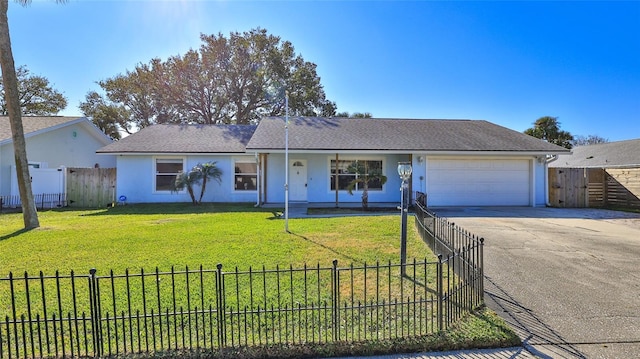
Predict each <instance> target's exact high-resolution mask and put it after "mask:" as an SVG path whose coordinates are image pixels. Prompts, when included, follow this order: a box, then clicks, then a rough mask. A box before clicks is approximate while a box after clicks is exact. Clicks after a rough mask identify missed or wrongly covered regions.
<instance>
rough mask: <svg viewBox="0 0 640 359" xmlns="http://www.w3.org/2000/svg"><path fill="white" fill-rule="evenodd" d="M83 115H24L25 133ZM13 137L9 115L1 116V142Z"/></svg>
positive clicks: (69, 120) (63, 122) (23, 125)
mask: <svg viewBox="0 0 640 359" xmlns="http://www.w3.org/2000/svg"><path fill="white" fill-rule="evenodd" d="M81 118H82V117H72V116H22V127H23V129H24V133H25V135H28V134H30V133H33V132H37V131H41V130H45V129H48V128H51V127H56V126H60V125H64V124H66V123H68V122H73V121H77V120H78V119H81ZM11 139H12V134H11V123H10V122H9V116H0V142H4V141H7V140H11Z"/></svg>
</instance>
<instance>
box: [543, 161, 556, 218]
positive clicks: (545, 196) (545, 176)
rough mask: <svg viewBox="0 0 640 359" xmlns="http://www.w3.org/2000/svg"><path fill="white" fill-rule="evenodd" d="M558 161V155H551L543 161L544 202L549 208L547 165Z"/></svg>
mask: <svg viewBox="0 0 640 359" xmlns="http://www.w3.org/2000/svg"><path fill="white" fill-rule="evenodd" d="M557 159H558V155H551V157H547V160H546V161H544V200H545V204H546V206H547V207H551V202H549V163H551V162H553V161H555V160H557Z"/></svg>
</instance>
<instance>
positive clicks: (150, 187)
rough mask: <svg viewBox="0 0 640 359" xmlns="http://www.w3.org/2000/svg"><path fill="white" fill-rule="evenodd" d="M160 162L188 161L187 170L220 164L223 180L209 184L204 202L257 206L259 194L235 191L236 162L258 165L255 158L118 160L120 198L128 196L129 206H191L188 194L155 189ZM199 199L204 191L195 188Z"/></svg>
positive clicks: (146, 157)
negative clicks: (157, 167) (242, 203)
mask: <svg viewBox="0 0 640 359" xmlns="http://www.w3.org/2000/svg"><path fill="white" fill-rule="evenodd" d="M156 158H184V159H185V170H189V169H191V168H192V167H193V166H195V165H196V164H198V163H204V162H209V161H216V162H217V163H216V165H217V166H218V168H220V169H221V170H222V180H221V182H220V183H218V182H216V181H209V182H207V188H206V190H205V193H204V197H203V199H202V201H203V202H249V203H252V202H256V198H257V192H256V191H236V190H235V188H234V176H235V171H234V163H235V161H243V162H245V161H249V162H252V161H255V158H254V156H253V155H238V156H236V155H219V156H209V155H207V156H193V155H191V156H151V155H126V156H118V157H117V180H116V192H117V195H116V198H119V197H120V196H126V198H127V203H160V202H191V198H190V197H189V194H188V193H187V192H186V191H183V192H181V193H171V192H156V191H155V187H154V185H155V184H154V178H155V172H154V171H155V165H154V163H155V159H156ZM194 192H195V195H196V197H199V196H200V187H199V186H196V187H195V188H194Z"/></svg>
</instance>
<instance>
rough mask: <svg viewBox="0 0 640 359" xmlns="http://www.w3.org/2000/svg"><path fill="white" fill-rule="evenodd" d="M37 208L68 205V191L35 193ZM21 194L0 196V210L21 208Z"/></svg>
mask: <svg viewBox="0 0 640 359" xmlns="http://www.w3.org/2000/svg"><path fill="white" fill-rule="evenodd" d="M33 198H34V202H35V204H36V208H37V209H51V208H60V207H66V206H67V194H66V193H40V194H34V195H33ZM21 207H22V202H21V201H20V196H19V195H15V196H0V212H2V211H3V210H11V209H16V208H21Z"/></svg>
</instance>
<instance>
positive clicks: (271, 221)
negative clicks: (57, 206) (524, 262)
mask: <svg viewBox="0 0 640 359" xmlns="http://www.w3.org/2000/svg"><path fill="white" fill-rule="evenodd" d="M39 215H40V223H41V227H40V228H38V229H35V230H32V231H27V232H22V231H21V228H22V217H21V214H19V213H14V214H2V215H0V253H2V261H0V275H7V274H8V272H10V271H11V272H14V273H22V272H24V271H28V272H29V273H34V274H37V272H38V271H43V272H44V273H45V274H53V273H54V272H55V270H60V271H61V272H69V271H70V270H74V271H76V273H88V271H89V269H90V268H97V269H98V271H99V273H105V272H106V271H107V270H109V269H113V270H114V271H116V272H118V273H122V272H124V270H125V269H126V268H129V269H136V270H137V269H139V268H145V269H146V270H153V269H155V267H159V268H160V270H169V269H170V268H171V266H177V267H180V268H184V266H187V265H188V266H189V267H191V268H195V267H197V266H199V265H203V266H204V267H205V268H210V269H213V268H215V265H216V264H217V263H222V264H223V265H224V268H225V269H230V268H233V267H235V266H238V267H240V268H242V269H247V268H248V267H249V266H254V267H255V266H262V265H265V266H266V267H268V268H273V267H275V266H276V265H280V266H283V265H287V266H288V265H289V264H292V265H294V266H301V265H303V264H304V263H309V264H313V265H315V264H316V263H320V264H321V265H330V263H331V261H332V260H334V259H337V260H338V261H339V263H340V265H345V266H346V265H348V264H350V263H354V264H356V265H357V264H363V263H364V262H368V263H373V262H375V261H378V260H379V261H381V262H386V261H388V260H394V261H396V260H397V257H398V248H399V227H400V220H399V218H398V216H380V217H374V218H371V217H342V218H324V219H290V220H289V229H290V231H291V233H285V232H284V222H283V220H280V219H276V213H274V212H271V211H268V210H264V209H255V208H253V207H252V206H248V205H217V204H216V205H210V204H205V205H202V206H197V207H194V206H191V205H190V204H163V205H131V206H121V207H115V208H110V209H100V210H84V211H82V210H69V209H64V210H52V211H46V212H41V213H40V214H39ZM410 228H411V227H410ZM429 255H430V253H429V251H428V249H427V248H426V246H425V245H424V244H423V243H422V242H421V241H420V240H419V238H418V237H417V235H416V233H415V232H414V231H413V230H410V231H409V236H408V258H414V257H415V258H419V259H424V257H425V256H429Z"/></svg>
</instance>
